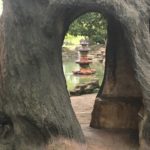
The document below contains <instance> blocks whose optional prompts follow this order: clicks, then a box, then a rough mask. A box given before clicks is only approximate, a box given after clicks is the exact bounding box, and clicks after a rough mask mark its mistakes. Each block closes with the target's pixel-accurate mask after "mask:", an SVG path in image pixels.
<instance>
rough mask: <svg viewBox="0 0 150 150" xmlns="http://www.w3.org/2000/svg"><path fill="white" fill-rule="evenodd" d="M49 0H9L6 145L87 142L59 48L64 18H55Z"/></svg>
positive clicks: (4, 50)
mask: <svg viewBox="0 0 150 150" xmlns="http://www.w3.org/2000/svg"><path fill="white" fill-rule="evenodd" d="M47 2H48V1H34V0H33V1H31V0H27V1H26V0H25V1H20V0H14V1H11V0H6V1H4V12H3V18H2V27H1V31H2V32H1V44H2V45H1V51H0V55H1V56H0V58H1V65H0V91H1V93H0V94H1V97H0V103H1V105H0V106H1V108H0V112H1V113H0V121H1V122H0V123H1V125H2V127H1V139H2V140H1V142H0V149H3V150H5V149H8V150H9V149H14V150H31V149H32V150H44V149H50V150H51V149H54V148H56V149H58V148H59V149H65V148H64V147H66V149H67V146H65V142H66V145H68V147H69V145H70V143H71V141H72V143H73V144H74V145H75V146H78V145H80V144H81V143H82V144H84V142H85V140H84V137H83V134H82V131H81V128H80V126H79V124H78V122H77V119H76V117H75V115H74V112H73V110H72V107H71V102H70V99H69V95H68V92H67V88H66V83H65V79H64V75H63V68H62V62H61V59H62V58H61V51H58V48H59V47H61V42H60V41H61V40H62V39H61V38H62V37H61V34H62V32H63V31H62V29H61V28H62V26H63V25H62V22H61V18H55V14H54V13H55V11H54V9H55V8H54V7H52V6H49V7H51V8H49V9H48V10H49V11H50V12H48V10H47V11H46V10H45V9H46V7H47ZM48 17H49V18H51V19H50V20H49V19H47V18H48ZM60 17H62V16H60ZM48 20H49V21H48ZM67 139H68V141H67ZM69 142H70V143H69ZM52 143H53V144H52ZM58 143H59V144H58ZM78 143H80V144H78ZM51 144H52V145H51ZM81 147H82V146H81ZM71 149H73V148H71Z"/></svg>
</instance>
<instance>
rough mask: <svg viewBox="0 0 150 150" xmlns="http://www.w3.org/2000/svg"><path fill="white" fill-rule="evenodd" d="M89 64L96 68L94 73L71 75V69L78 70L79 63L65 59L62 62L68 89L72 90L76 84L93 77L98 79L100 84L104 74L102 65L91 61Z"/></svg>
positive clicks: (85, 81)
mask: <svg viewBox="0 0 150 150" xmlns="http://www.w3.org/2000/svg"><path fill="white" fill-rule="evenodd" d="M90 66H91V67H92V68H94V69H96V74H94V75H90V76H75V75H73V73H72V71H73V70H79V65H77V64H76V63H75V62H72V61H65V62H64V63H63V69H64V74H65V77H66V81H67V87H68V90H73V89H74V87H75V86H76V85H78V84H82V83H87V82H89V81H91V80H93V79H94V78H97V79H99V83H100V85H101V82H102V80H103V75H104V66H103V65H102V64H101V63H93V64H91V65H90Z"/></svg>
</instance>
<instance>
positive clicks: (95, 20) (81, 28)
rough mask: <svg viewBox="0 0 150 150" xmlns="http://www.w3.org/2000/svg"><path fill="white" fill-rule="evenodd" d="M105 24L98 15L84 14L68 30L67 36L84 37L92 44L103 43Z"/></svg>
mask: <svg viewBox="0 0 150 150" xmlns="http://www.w3.org/2000/svg"><path fill="white" fill-rule="evenodd" d="M106 28H107V22H106V20H105V18H104V17H103V16H102V15H101V14H100V13H95V12H92V13H86V14H85V15H83V16H81V17H79V18H78V19H76V20H75V21H74V22H73V23H72V24H71V25H70V29H69V34H71V35H74V36H78V35H81V36H85V37H88V38H89V40H91V41H93V42H99V43H105V41H106V38H107V30H106Z"/></svg>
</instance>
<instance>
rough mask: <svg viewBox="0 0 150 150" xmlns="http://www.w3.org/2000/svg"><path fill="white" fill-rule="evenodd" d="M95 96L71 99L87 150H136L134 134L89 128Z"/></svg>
mask: <svg viewBox="0 0 150 150" xmlns="http://www.w3.org/2000/svg"><path fill="white" fill-rule="evenodd" d="M95 97H96V94H89V95H83V96H75V97H71V102H72V106H73V108H74V111H75V113H76V116H77V118H78V120H79V122H80V124H81V127H82V130H83V133H84V135H85V138H86V140H87V146H88V150H137V149H138V142H137V141H138V140H137V135H136V133H133V132H131V131H130V132H129V131H111V130H104V129H93V128H91V127H89V124H90V119H91V112H92V109H93V105H94V100H95Z"/></svg>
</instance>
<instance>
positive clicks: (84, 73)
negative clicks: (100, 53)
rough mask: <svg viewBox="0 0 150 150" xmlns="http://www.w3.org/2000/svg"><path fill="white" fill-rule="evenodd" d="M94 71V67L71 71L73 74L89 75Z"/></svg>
mask: <svg viewBox="0 0 150 150" xmlns="http://www.w3.org/2000/svg"><path fill="white" fill-rule="evenodd" d="M94 73H96V70H95V69H80V70H77V71H73V74H75V75H91V74H94Z"/></svg>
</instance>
